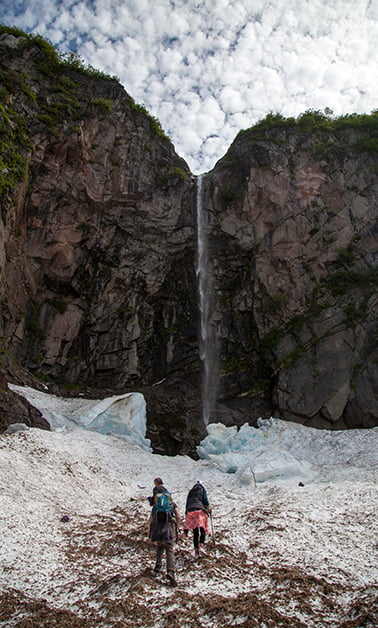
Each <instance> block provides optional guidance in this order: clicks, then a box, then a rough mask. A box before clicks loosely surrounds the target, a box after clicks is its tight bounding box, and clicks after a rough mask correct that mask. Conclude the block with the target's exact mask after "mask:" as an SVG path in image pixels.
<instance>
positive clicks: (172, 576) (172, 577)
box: [167, 571, 177, 587]
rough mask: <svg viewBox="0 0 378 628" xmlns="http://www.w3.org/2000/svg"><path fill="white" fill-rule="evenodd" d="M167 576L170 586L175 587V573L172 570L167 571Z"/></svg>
mask: <svg viewBox="0 0 378 628" xmlns="http://www.w3.org/2000/svg"><path fill="white" fill-rule="evenodd" d="M167 578H168V580H169V584H170V585H171V586H172V587H177V581H176V578H175V574H174V573H173V571H169V572H168V573H167Z"/></svg>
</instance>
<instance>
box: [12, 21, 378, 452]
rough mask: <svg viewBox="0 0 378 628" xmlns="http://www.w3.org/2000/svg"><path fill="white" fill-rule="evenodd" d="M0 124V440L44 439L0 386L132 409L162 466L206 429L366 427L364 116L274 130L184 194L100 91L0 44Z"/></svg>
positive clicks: (20, 42) (372, 318) (160, 158)
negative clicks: (112, 399)
mask: <svg viewBox="0 0 378 628" xmlns="http://www.w3.org/2000/svg"><path fill="white" fill-rule="evenodd" d="M0 113H1V117H0V125H1V135H2V139H1V153H0V202H1V216H0V272H1V285H0V334H1V345H0V346H1V357H0V378H1V382H0V386H1V398H0V426H1V429H5V428H6V426H7V425H8V424H9V423H12V422H20V421H22V422H25V423H27V424H29V425H37V426H39V427H46V428H48V425H46V423H45V422H44V420H43V419H42V418H41V417H39V416H38V413H37V412H36V411H35V410H33V409H32V408H31V407H29V406H27V405H26V402H24V401H22V400H21V399H20V398H19V397H16V396H15V395H13V393H12V392H11V391H9V390H8V388H7V382H13V383H16V384H22V385H25V384H27V385H31V386H34V387H36V388H40V389H41V390H49V391H50V392H51V393H55V394H59V395H62V396H70V395H76V396H77V395H79V394H80V395H83V396H88V397H98V396H99V395H101V396H105V395H109V394H119V393H121V392H127V391H138V392H141V393H143V394H144V396H145V398H146V401H147V421H148V432H147V436H148V437H149V438H150V439H151V441H152V445H153V448H154V451H156V452H158V453H167V454H172V455H173V454H177V453H182V454H189V455H193V454H194V452H195V445H196V444H198V442H199V440H201V438H203V436H204V435H205V433H206V430H205V422H206V421H209V420H210V421H213V420H217V421H222V422H223V423H225V424H226V425H241V424H243V423H245V422H249V423H251V424H252V425H256V421H257V419H258V418H259V417H260V416H261V417H269V416H271V415H273V416H276V417H278V418H283V419H287V420H290V421H297V422H300V423H303V424H305V425H309V426H312V427H318V428H327V429H345V428H357V427H358V428H361V427H365V428H368V427H372V426H375V425H378V403H377V397H378V395H377V392H378V390H377V388H378V384H377V381H378V377H377V358H378V350H377V346H378V332H377V311H378V308H377V233H378V227H377V197H378V195H377V179H378V161H377V145H378V115H377V112H375V113H372V114H370V115H353V114H352V115H350V116H344V117H342V118H338V119H336V118H332V117H330V116H327V115H325V114H322V113H320V112H311V111H310V112H306V113H304V114H303V115H302V116H299V117H298V118H297V119H285V118H282V117H281V116H280V115H273V114H270V115H268V116H267V118H266V119H265V120H263V121H261V122H260V123H258V124H257V125H255V126H254V127H252V128H250V129H248V130H246V131H242V132H240V133H239V135H238V136H237V137H236V138H235V140H234V142H233V143H232V145H231V146H230V148H229V150H228V152H227V154H226V155H225V156H224V157H223V158H222V159H220V160H219V161H218V163H217V164H216V165H215V167H214V168H213V170H212V171H211V172H208V173H205V174H203V175H201V176H200V177H195V176H193V174H192V173H191V172H190V169H189V167H188V165H187V164H186V163H185V162H184V160H183V159H181V158H180V157H179V156H178V155H177V154H176V152H175V149H174V146H173V144H172V143H171V141H170V140H169V138H167V137H166V136H165V134H164V132H163V130H162V129H161V127H160V124H159V122H158V121H157V120H156V119H155V118H153V117H152V116H150V115H149V114H148V112H147V111H146V110H145V109H144V107H142V106H140V105H138V104H136V103H135V101H134V100H133V98H132V97H131V96H130V95H128V94H127V92H126V91H125V90H124V88H123V87H122V86H121V85H120V84H119V83H118V82H117V80H116V79H115V78H112V77H108V76H105V75H103V74H102V73H101V72H97V71H96V70H94V69H93V68H85V67H84V66H83V65H82V64H81V63H80V62H79V61H78V60H77V59H75V58H73V59H72V58H68V59H64V58H63V59H62V58H60V57H59V55H58V54H57V53H56V51H55V49H54V48H53V47H52V46H51V45H50V44H49V43H48V42H45V41H44V40H42V38H40V37H39V36H27V35H25V34H23V33H22V32H20V31H17V30H16V29H10V28H7V27H2V28H1V29H0ZM183 123H184V122H183ZM199 208H200V210H201V211H200V213H199ZM203 245H205V246H206V249H203V248H202V249H201V247H202V246H203ZM210 271H211V272H210Z"/></svg>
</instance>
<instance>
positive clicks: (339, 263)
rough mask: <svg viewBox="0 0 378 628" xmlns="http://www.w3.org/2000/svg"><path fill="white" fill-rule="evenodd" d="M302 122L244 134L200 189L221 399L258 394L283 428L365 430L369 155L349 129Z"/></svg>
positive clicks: (370, 307)
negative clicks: (207, 229) (207, 222)
mask: <svg viewBox="0 0 378 628" xmlns="http://www.w3.org/2000/svg"><path fill="white" fill-rule="evenodd" d="M302 124H303V126H301V125H298V124H292V125H290V124H288V125H285V124H283V125H282V126H280V127H279V128H271V129H269V130H264V129H259V128H256V129H252V130H250V131H248V132H243V133H241V134H240V135H239V137H238V138H237V139H236V140H235V142H234V144H233V145H232V146H231V148H230V149H229V151H228V153H227V155H226V156H225V157H224V158H223V159H222V160H221V161H220V162H219V163H218V164H217V166H216V168H215V169H214V171H213V172H211V173H210V174H209V175H208V176H207V177H206V180H205V182H204V185H205V189H206V191H205V201H204V202H205V204H206V206H207V208H208V211H209V213H210V216H211V251H212V258H213V274H214V283H215V291H216V302H217V306H216V311H215V313H214V317H213V324H214V325H215V326H216V327H217V330H218V332H217V336H218V337H219V339H220V340H219V344H220V347H219V352H220V356H221V359H220V379H221V396H222V395H223V396H225V397H227V396H230V395H234V396H236V395H240V394H242V395H243V394H245V393H246V392H247V393H248V395H249V396H251V397H253V395H255V394H256V393H258V392H259V391H261V392H264V393H265V394H268V395H271V397H270V398H271V400H272V402H273V404H274V412H275V415H279V416H281V417H284V418H287V419H290V420H295V421H299V422H301V423H306V424H308V425H311V426H315V427H327V428H345V427H361V426H372V425H375V424H376V422H377V392H378V389H377V341H378V336H377V278H378V274H377V191H378V190H377V158H376V155H377V153H376V152H370V151H366V150H364V146H368V145H369V144H368V143H367V144H365V143H364V140H363V138H362V136H361V133H357V132H356V130H355V129H350V128H349V129H348V128H347V129H345V130H342V129H339V130H328V129H322V128H318V127H317V126H316V124H314V120H313V119H312V116H311V114H308V115H307V119H306V116H303V117H302ZM320 126H321V125H320ZM325 126H326V125H325Z"/></svg>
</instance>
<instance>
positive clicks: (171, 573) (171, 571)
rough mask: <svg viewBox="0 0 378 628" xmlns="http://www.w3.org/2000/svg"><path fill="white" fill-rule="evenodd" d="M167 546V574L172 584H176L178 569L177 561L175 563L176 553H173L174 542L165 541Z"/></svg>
mask: <svg viewBox="0 0 378 628" xmlns="http://www.w3.org/2000/svg"><path fill="white" fill-rule="evenodd" d="M164 546H165V554H166V557H167V576H168V578H169V580H170V582H171V584H174V585H175V584H176V579H175V571H176V563H175V555H174V553H173V543H168V541H166V542H165V543H164Z"/></svg>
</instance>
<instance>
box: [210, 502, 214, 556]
mask: <svg viewBox="0 0 378 628" xmlns="http://www.w3.org/2000/svg"><path fill="white" fill-rule="evenodd" d="M210 523H211V536H212V537H213V545H214V547H215V539H214V526H213V515H212V514H211V510H210Z"/></svg>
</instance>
